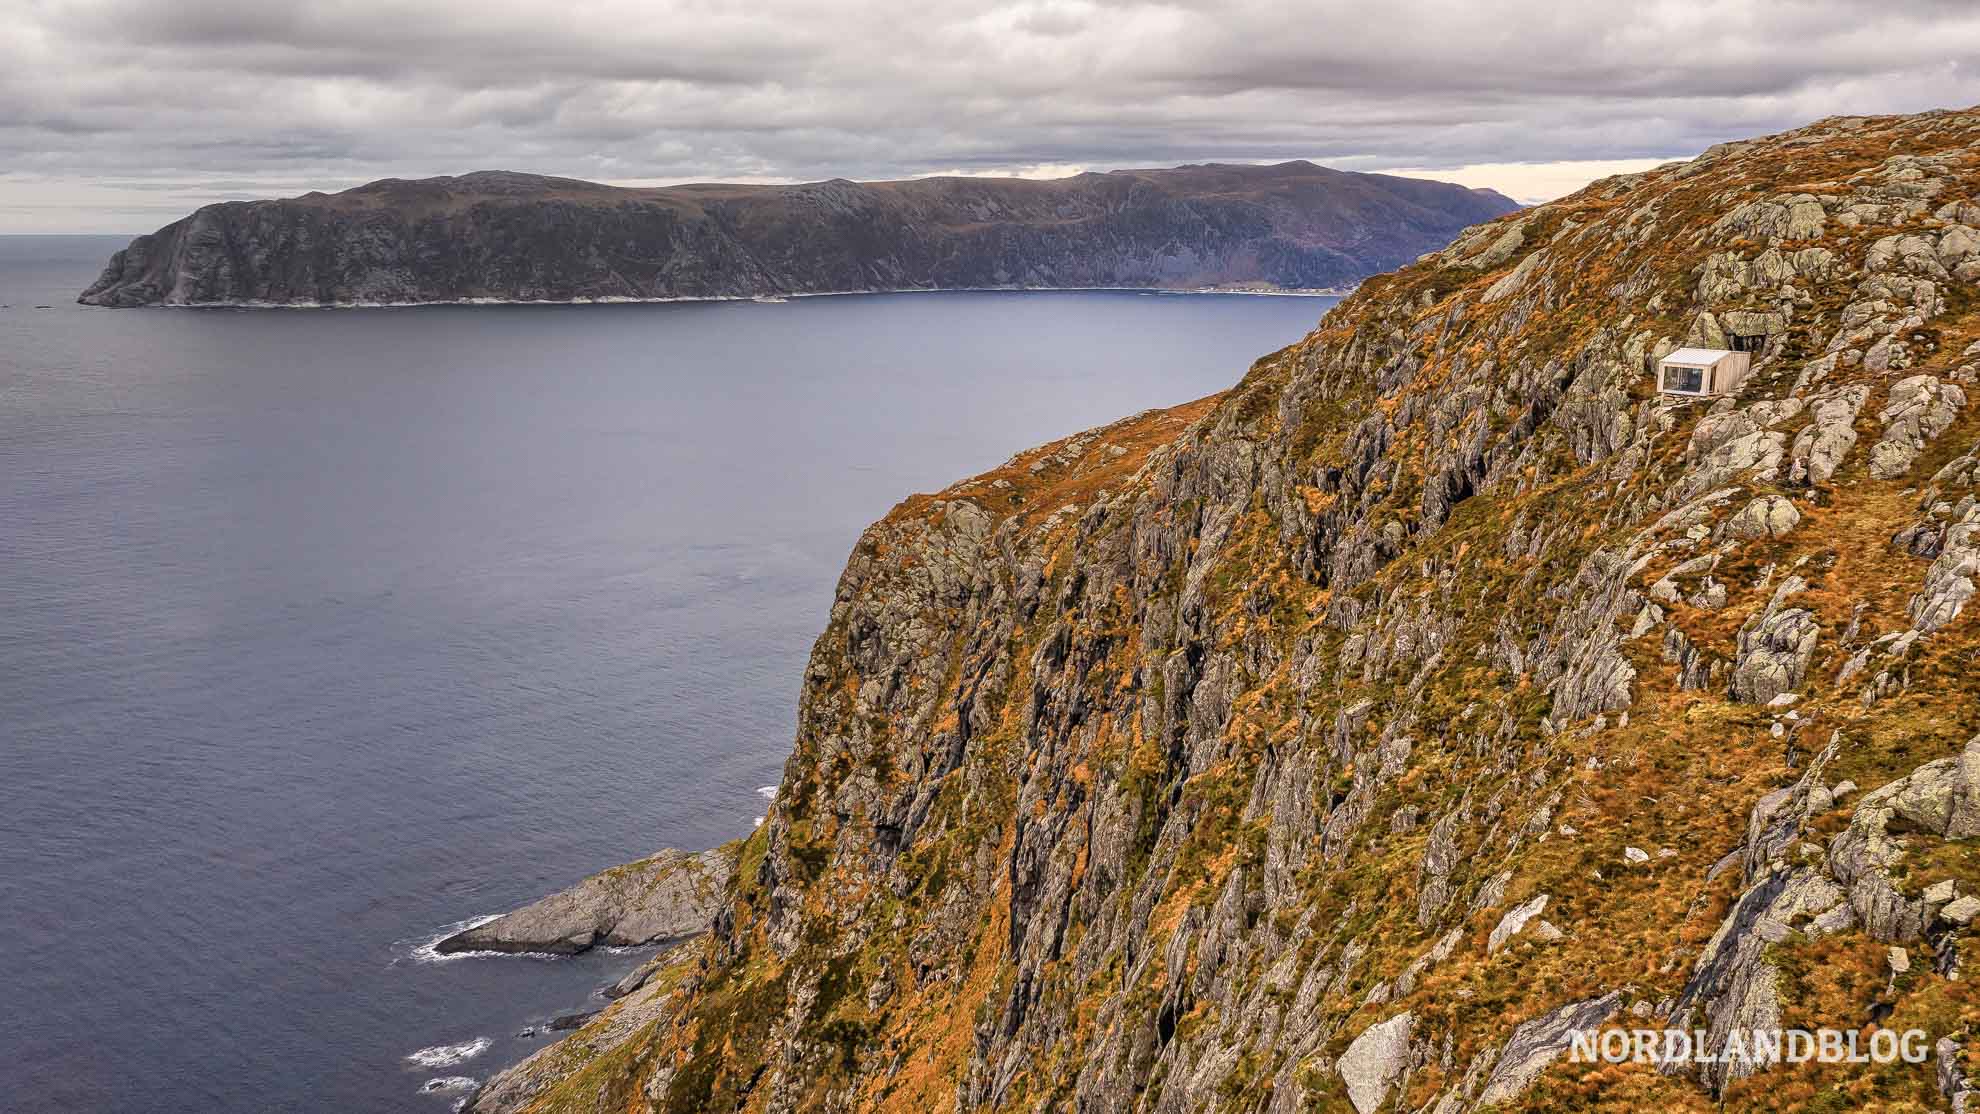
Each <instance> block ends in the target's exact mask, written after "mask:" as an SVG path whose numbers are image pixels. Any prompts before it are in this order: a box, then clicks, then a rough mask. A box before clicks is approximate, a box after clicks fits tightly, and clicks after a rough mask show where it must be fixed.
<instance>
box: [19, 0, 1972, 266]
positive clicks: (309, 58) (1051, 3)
mask: <svg viewBox="0 0 1980 1114" xmlns="http://www.w3.org/2000/svg"><path fill="white" fill-rule="evenodd" d="M0 20H4V21H5V24H6V25H7V26H8V27H9V34H8V35H7V36H5V37H0V206H4V207H6V208H7V209H9V210H10V211H12V212H16V213H19V212H30V211H31V212H33V213H35V214H37V215H36V216H35V217H34V218H32V219H33V221H34V222H35V223H37V224H46V223H47V222H49V221H52V220H56V219H59V218H58V216H57V215H55V214H58V213H59V212H60V210H61V204H62V202H61V198H63V197H64V196H68V195H73V196H75V197H76V200H75V201H74V202H73V204H72V205H71V211H72V217H71V219H70V223H69V225H68V227H82V226H85V225H87V226H91V227H99V228H114V229H115V230H118V231H136V230H139V229H140V228H141V227H143V226H145V225H146V224H148V223H155V220H154V218H155V216H156V214H157V211H158V207H159V205H160V204H162V202H161V201H160V199H161V198H165V197H169V198H172V199H174V200H175V201H183V202H185V203H186V207H188V208H189V207H190V206H191V205H192V204H197V203H198V202H199V201H202V200H208V199H213V198H218V197H224V196H253V195H263V194H279V193H284V192H299V188H300V187H301V186H302V184H308V185H313V186H321V187H323V188H338V187H341V186H345V185H351V184H355V183H357V182H361V181H365V180H368V179H371V178H376V177H382V176H386V175H400V176H419V175H426V174H438V173H458V172H461V171H465V170H472V169H480V168H493V167H504V168H514V169H525V170H536V171H543V172H549V173H561V174H571V175H577V176H583V177H594V178H607V179H640V180H666V179H685V178H700V179H704V180H706V179H719V178H731V177H748V178H755V179H786V180H796V179H808V178H820V177H829V176H833V175H843V176H847V177H894V176H904V175H911V174H917V173H926V172H930V171H934V170H948V169H958V170H966V171H987V170H997V169H1002V168H1014V167H1025V166H1033V165H1041V164H1045V165H1062V164H1071V165H1085V166H1094V167H1103V168H1104V167H1113V166H1124V165H1159V164H1167V163H1174V162H1180V161H1194V160H1206V159H1224V160H1275V159H1284V158H1312V159H1315V160H1316V161H1323V162H1327V163H1330V164H1333V165H1337V166H1343V167H1346V168H1358V169H1366V168H1379V167H1385V166H1412V167H1427V168H1433V169H1434V168H1437V167H1452V166H1459V165H1464V164H1471V163H1503V162H1527V161H1531V162H1548V161H1558V160H1569V159H1621V158H1664V157H1675V156H1683V155H1687V154H1690V153H1693V152H1696V151H1697V150H1699V149H1701V148H1703V147H1705V146H1707V145H1709V144H1711V143H1714V142H1718V141H1720V140H1723V139H1727V138H1733V137H1737V136H1740V135H1746V134H1752V133H1755V132H1761V131H1768V130H1774V129H1778V128H1781V127H1787V126H1792V125H1794V124H1798V123H1802V122H1805V121H1806V120H1809V119H1813V118H1815V117H1819V116H1823V115H1828V114H1831V113H1845V112H1887V111H1913V110H1917V109H1922V108H1928V107H1934V106H1951V105H1963V104H1968V103H1972V102H1974V101H1980V69H1976V64H1975V62H1974V61H1973V60H1974V59H1980V7H1976V6H1974V5H1971V4H1968V3H1957V2H1931V0H1925V2H1917V3H1909V4H1902V3H1899V4H1893V3H1890V2H1888V0H1883V2H1866V0H1802V2H1798V3H1783V2H1780V0H1726V2H1717V3H1696V4H1688V5H1687V4H1679V3H1666V4H1645V5H1630V6H1628V7H1622V6H1620V5H1611V4H1601V3H1582V4H1571V5H1563V4H1559V3H1554V2H1544V3H1543V2H1535V0H1521V2H1509V3H1497V4H1487V3H1475V2H1473V3H1458V2H1447V0H1364V2H1358V3H1327V4H1318V3H1313V4H1303V5H1302V4H1286V3H1266V2H1253V0H1242V2H1237V3H1224V4H1209V3H1195V2H1193V0H1181V2H1164V3H1143V2H1138V0H1113V2H1100V0H1023V2H1019V3H1001V4H989V5H983V6H975V5H970V6H963V5H943V4H931V3H928V2H926V0H916V2H908V0H858V2H819V0H760V2H757V3H751V4H747V5H741V4H735V3H720V2H711V0H659V2H656V0H562V2H558V3H547V2H535V0H475V2H468V0H430V2H428V3H425V4H421V5H416V6H414V5H404V4H395V3H385V2H382V0H346V2H341V3H293V4H282V3H277V2H271V0H71V2H68V3H56V2H53V0H0ZM78 185H87V186H88V187H89V188H87V189H78V188H77V187H78ZM119 197H123V198H125V199H126V201H125V202H122V203H120V202H119V201H118V200H117V199H118V198H119ZM4 219H5V218H0V221H4ZM120 220H121V221H125V222H126V223H124V224H121V225H120V224H118V223H117V222H118V221H120ZM6 227H9V226H8V225H7V224H5V223H0V229H4V228H6Z"/></svg>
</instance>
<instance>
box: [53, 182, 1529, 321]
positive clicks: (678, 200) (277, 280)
mask: <svg viewBox="0 0 1980 1114" xmlns="http://www.w3.org/2000/svg"><path fill="white" fill-rule="evenodd" d="M1518 207H1519V206H1517V205H1515V204H1514V203H1513V202H1512V201H1510V200H1508V199H1506V198H1505V197H1502V196H1500V195H1499V194H1496V193H1493V192H1491V191H1489V190H1471V189H1466V188H1464V187H1462V186H1455V185H1450V184H1448V183H1444V182H1427V181H1421V180H1418V179H1413V178H1397V177H1392V176H1388V175H1381V174H1353V173H1346V172H1343V171H1338V170H1330V169H1328V168H1326V167H1322V166H1315V165H1313V164H1312V163H1308V162H1290V163H1282V164H1280V165H1278V166H1219V165H1208V166H1183V167H1176V168H1175V169H1171V170H1122V171H1115V172H1113V173H1110V174H1081V175H1077V176H1075V177H1071V178H1062V179H1057V180H1053V181H1025V180H1019V179H1008V178H1001V179H1000V178H921V179H915V180H913V181H905V182H848V181H845V180H843V179H837V180H833V181H829V182H812V183H808V184H805V185H796V186H735V185H692V186H671V187H666V188H660V189H628V188H622V187H617V186H607V185H600V184H598V183H594V182H582V181H576V180H574V179H569V178H545V177H540V176H538V175H533V174H515V173H510V172H506V171H483V172H480V173H475V174H467V175H462V176H460V177H457V178H427V179H422V180H419V181H404V180H401V179H396V178H391V179H385V180H383V181H378V182H373V183H371V184H369V185H365V186H359V187H357V188H356V189H351V190H346V191H344V192H342V193H336V194H326V193H309V194H305V195H303V196H301V197H293V198H287V199H283V200H271V201H230V202H225V203H221V204H216V205H208V206H206V207H204V208H202V209H200V210H198V211H197V212H195V213H193V214H191V215H190V216H187V217H185V218H183V219H181V220H177V221H174V222H172V223H171V224H168V225H166V226H165V227H164V228H161V229H159V230H158V231H157V232H154V233H152V234H150V235H148V236H139V237H138V238H137V239H135V240H133V241H131V244H130V246H129V247H127V248H125V249H124V250H122V251H120V252H118V253H117V254H116V255H115V256H114V257H112V258H111V260H110V264H109V266H108V267H106V268H105V269H104V271H103V275H102V277H101V278H99V279H97V281H96V282H95V283H94V284H93V285H91V286H90V288H89V289H88V290H85V291H84V292H83V294H82V296H81V298H80V299H79V300H80V301H82V302H83V303H85V304H88V305H98V306H149V305H184V306H198V305H273V306H312V305H365V304H412V303H432V302H463V301H508V302H539V301H540V302H575V301H643V300H671V299H696V298H748V297H757V296H765V295H784V294H820V293H843V292H851V291H881V290H959V289H984V288H1059V289H1070V288H1080V287H1133V288H1144V289H1197V288H1202V287H1222V288H1250V289H1319V288H1333V287H1342V286H1349V285H1352V284H1354V283H1356V282H1358V281H1359V280H1361V279H1363V278H1366V277H1367V276H1369V275H1372V274H1376V273H1379V272H1381V271H1384V270H1387V269H1389V268H1391V267H1394V266H1397V265H1398V264H1401V263H1405V262H1408V261H1409V260H1411V259H1414V258H1416V257H1417V256H1418V255H1420V254H1422V253H1423V252H1425V251H1434V250H1436V249H1438V248H1441V247H1443V246H1444V245H1445V244H1447V243H1449V242H1450V240H1451V237H1453V236H1455V235H1456V234H1457V233H1458V232H1459V231H1460V230H1461V229H1463V228H1465V227H1466V226H1468V225H1471V224H1473V223H1476V222H1477V221H1481V220H1485V219H1487V218H1490V217H1494V216H1498V215H1500V214H1502V213H1506V212H1510V211H1512V210H1514V209H1517V208H1518Z"/></svg>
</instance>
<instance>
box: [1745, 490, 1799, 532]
mask: <svg viewBox="0 0 1980 1114" xmlns="http://www.w3.org/2000/svg"><path fill="white" fill-rule="evenodd" d="M1800 521H1801V512H1800V511H1798V510H1796V509H1795V506H1794V504H1793V503H1792V502H1790V501H1788V500H1786V499H1784V498H1782V497H1780V496H1779V495H1762V496H1761V497H1760V498H1758V499H1755V500H1754V501H1752V502H1751V503H1748V504H1747V505H1746V506H1745V507H1743V508H1741V509H1740V512H1739V513H1738V514H1736V515H1734V516H1733V519H1732V521H1731V522H1730V523H1727V525H1726V532H1727V533H1729V534H1731V535H1732V536H1733V537H1735V538H1745V539H1747V540H1749V541H1751V540H1757V539H1760V538H1779V537H1785V536H1786V535H1787V532H1788V531H1789V530H1792V529H1794V528H1795V525H1796V524H1798V523H1799V522H1800Z"/></svg>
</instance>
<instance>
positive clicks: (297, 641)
mask: <svg viewBox="0 0 1980 1114" xmlns="http://www.w3.org/2000/svg"><path fill="white" fill-rule="evenodd" d="M118 246H120V242H119V241H117V240H114V239H107V238H101V237H75V238H68V237H61V238H58V237H0V303H5V304H6V305H7V306H8V308H6V309H0V846H4V848H5V854H4V855H0V938H3V939H4V940H5V941H6V944H5V946H4V948H0V966H3V967H4V969H3V970H0V980H4V985H5V987H6V988H7V995H6V998H7V1002H6V1005H7V1009H6V1010H5V1011H4V1013H0V1108H4V1109H8V1110H56V1109H61V1110H85V1111H88V1110H113V1109H114V1110H148V1111H195V1110H198V1111H216V1110H217V1111H250V1110H278V1109H279V1110H366V1111H372V1110H411V1111H422V1110H425V1111H436V1112H437V1111H442V1110H445V1109H446V1108H447V1106H448V1105H449V1104H450V1103H452V1102H454V1101H457V1100H458V1099H459V1098H460V1093H459V1092H453V1093H442V1094H437V1095H425V1094H421V1093H420V1088H421V1086H422V1084H424V1083H425V1082H426V1081H427V1080H429V1079H432V1078H435V1077H442V1076H469V1077H473V1078H476V1079H481V1078H486V1076H487V1075H488V1074H490V1073H491V1072H493V1071H494V1070H496V1069H498V1068H500V1067H501V1066H502V1065H503V1064H505V1063H507V1062H511V1061H513V1060H515V1059H518V1058H520V1057H521V1056H523V1055H526V1054H527V1053H528V1052H530V1051H531V1050H533V1049H534V1048H536V1047H539V1046H540V1045H541V1043H542V1038H523V1037H519V1036H518V1035H517V1034H518V1032H519V1031H520V1030H521V1029H523V1028H524V1027H525V1026H527V1025H530V1024H540V1023H541V1022H542V1021H544V1020H546V1019H547V1018H549V1017H551V1016H553V1015H555V1014H559V1013H566V1012H571V1011H575V1010H582V1009H591V1008H596V1007H597V1006H599V1005H600V1004H602V1003H600V1002H598V1001H597V1000H595V999H592V998H591V997H590V995H591V992H592V990H593V988H594V987H596V986H598V985H600V984H602V983H605V982H608V981H610V980H611V979H613V978H616V977H617V976H618V975H619V974H620V973H622V972H623V971H624V970H626V969H628V968H630V967H631V966H632V965H633V964H634V963H636V962H637V961H638V958H639V957H638V956H635V955H627V954H602V953H600V954H593V955H589V956H584V957H579V958H575V959H563V960H547V959H531V958H517V957H504V958H478V957H470V958H461V959H451V960H446V961H433V960H432V959H430V958H422V957H421V956H420V955H419V954H418V948H419V947H420V946H421V945H423V944H425V943H428V942H430V941H431V940H433V939H434V938H435V937H436V936H437V935H438V934H439V933H440V932H441V930H442V929H443V928H445V927H446V926H447V925H449V924H450V923H453V922H458V921H461V920H463V919H465V918H469V917H472V916H475V915H478V914H486V913H492V912H496V911H499V910H502V909H505V908H508V907H511V906H514V905H516V904H518V903H521V902H524V901H527V900H531V899H533V898H535V897H538V896H541V895H542V894H544V893H546V892H548V891H550V890H552V889H555V888H558V887H561V886H563V885H566V884H568V883H570V882H571V881H574V880H576V879H577V878H578V877H580V876H582V875H584V874H586V873H588V872H590V871H594V870H598V869H600V868H603V867H606V866H610V865H613V864H615V863H618V862H622V861H625V860H627V859H630V858H634V857H637V856H638V855H640V854H643V853H645V852H648V851H650V850H653V849H656V848H660V847H665V846H677V847H686V848H701V847H706V846H711V845H714V844H716V843H719V842H722V841H724V840H727V839H731V838H734V837H736V836H739V835H742V834H744V833H746V832H747V831H748V830H749V828H750V826H751V823H752V820H753V818H754V817H755V816H757V815H759V814H760V813H761V812H762V809H763V805H764V801H763V799H762V797H760V796H759V795H758V794H757V789H758V787H761V786H767V785H771V784H773V783H775V782H776V780H777V778H778V775H779V772H780V769H781V766H782V763H783V759H784V756H785V755H786V753H787V752H788V750H789V748H790V742H791V735H792V732H793V730H794V723H795V702H796V695H797V686H798V682H799V674H800V669H801V666H802V663H803V660H804V657H805V655H806V653H807V652H808V651H809V649H810V644H811V641H812V639H813V638H815V637H816V636H817V634H818V632H819V631H820V630H822V629H823V627H824V624H825V620H826V612H827V610H828V608H829V606H830V602H831V597H832V586H833V583H834V581H835V579H836V578H837V575H838V572H839V569H840V567H841V566H842V564H843V562H844V559H845V556H846V554H847V552H848V551H849V550H850V548H851V545H852V543H853V541H854V539H855V538H856V537H857V535H858V532H859V530H860V529H861V528H862V527H863V526H864V525H865V524H866V523H868V522H870V521H871V520H873V519H875V518H877V517H878V516H879V515H881V514H883V513H884V512H885V511H886V510H887V508H888V507H889V506H890V505H891V504H892V503H894V502H895V501H896V500H898V499H899V498H901V497H902V496H905V495H906V494H908V493H910V492H912V491H928V490H934V489H937V488H939V487H941V486H944V485H946V484H947V483H949V482H951V481H953V480H956V479H959V478H961V477H963V476H965V475H968V474H970V473H973V472H976V471H980V470H982V469H985V468H987V467H990V466H993V465H995V464H997V463H998V462H999V461H1001V460H1003V459H1004V458H1005V457H1007V456H1008V455H1010V454H1011V453H1012V452H1014V451H1016V450H1018V449H1021V448H1025V447H1028V446H1030V445H1033V444H1036V443H1038V442H1041V441H1045V440H1049V439H1051V438H1054V437H1057V436H1062V435H1065V434H1069V433H1072V432H1075V431H1077V430H1080V429H1083V428H1087V427H1089V426H1092V425H1095V424H1098V423H1100V422H1104V421H1107V420H1110V419H1112V418H1115V417H1119V416H1121V415H1124V414H1127V413H1130V412H1133V411H1135V410H1139V409H1144V408H1147V407H1150V406H1158V405H1168V404H1173V403H1178V402H1182V401H1186V400H1188V399H1192V398H1196V397H1199V396H1201V395H1204V394H1207V393H1210V392H1212V391H1215V390H1220V389H1222V388H1224V387H1227V386H1229V385H1230V384H1231V383H1233V382H1235V381H1236V379H1237V377H1238V376H1239V374H1241V373H1242V371H1243V369H1244V368H1245V366H1246V365H1247V363H1248V362H1249V361H1250V360H1251V359H1252V358H1253V357H1255V356H1257V355H1259V354H1261V353H1263V352H1265V351H1268V350H1270V349H1272V348H1274V347H1277V346H1279V345H1281V344H1285V343H1288V342H1290V341H1292V340H1294V339H1297V338H1298V337H1299V336H1300V335H1301V334H1302V333H1304V332H1305V331H1306V330H1307V329H1308V328H1310V327H1311V326H1312V325H1313V323H1314V322H1315V321H1316V320H1317V319H1318V317H1319V315H1320V314H1321V312H1322V311H1323V310H1324V309H1325V308H1326V306H1327V305H1328V304H1330V302H1329V301H1325V300H1318V299H1299V298H1248V297H1230V296H1187V297H1184V296H1150V295H1132V294H1098V293H1080V294H939V295H892V296H887V295H881V296H870V297H868V296H858V297H838V298H819V299H802V300H795V301H792V302H789V303H786V304H780V305H763V304H752V303H722V304H714V303H704V304H678V305H634V306H580V307H431V308H421V309H403V310H361V311H348V312H345V311H183V310H124V311H118V310H94V309H84V308H81V307H77V306H75V305H74V304H73V298H74V296H75V293H76V291H78V290H80V289H81V288H82V287H83V286H85V285H86V284H87V283H88V282H89V281H90V280H91V279H92V278H94V277H95V274H96V271H97V269H98V268H99V267H100V266H101V264H102V261H103V260H104V259H105V258H107V257H108V255H109V254H110V252H111V251H113V250H114V249H115V248H116V247H118ZM37 305H46V306H48V307H49V308H46V309H36V308H34V307H35V306H37ZM478 1038H486V1039H487V1041H488V1048H487V1050H486V1051H484V1052H482V1053H480V1054H479V1055H477V1056H474V1057H472V1058H470V1059H467V1060H465V1061H463V1062H460V1063H457V1064H453V1065H451V1066H448V1065H436V1066H431V1067H427V1066H421V1065H417V1064H414V1063H411V1062H409V1061H408V1060H407V1059H406V1057H407V1056H408V1055H409V1054H410V1053H413V1052H414V1051H416V1050H419V1049H422V1048H428V1047H431V1046H438V1045H452V1044H460V1043H466V1042H471V1041H475V1040H477V1039H478Z"/></svg>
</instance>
